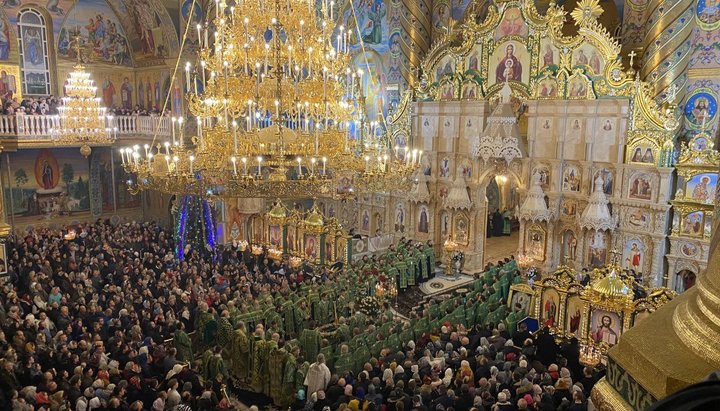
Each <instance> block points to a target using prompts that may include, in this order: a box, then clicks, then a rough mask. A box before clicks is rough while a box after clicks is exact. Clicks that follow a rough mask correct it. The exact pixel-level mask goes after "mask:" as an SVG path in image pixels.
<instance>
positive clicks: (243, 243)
mask: <svg viewBox="0 0 720 411" xmlns="http://www.w3.org/2000/svg"><path fill="white" fill-rule="evenodd" d="M247 246H248V242H247V241H245V240H242V241H240V242H239V243H238V248H239V249H240V251H245V249H247Z"/></svg>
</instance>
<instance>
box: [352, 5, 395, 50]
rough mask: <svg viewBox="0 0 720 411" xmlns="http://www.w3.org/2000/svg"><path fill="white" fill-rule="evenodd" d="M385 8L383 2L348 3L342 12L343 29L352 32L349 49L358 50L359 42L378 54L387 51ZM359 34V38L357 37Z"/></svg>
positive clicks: (387, 35)
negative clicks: (345, 28) (346, 28)
mask: <svg viewBox="0 0 720 411" xmlns="http://www.w3.org/2000/svg"><path fill="white" fill-rule="evenodd" d="M387 12H388V10H387V6H386V4H385V1H384V0H370V1H365V0H353V1H352V2H351V3H350V2H348V5H347V8H346V9H345V11H344V12H343V17H344V21H345V27H348V28H349V30H352V33H353V36H352V42H351V43H350V49H351V50H354V49H360V48H361V41H362V45H364V46H365V48H370V49H372V50H375V51H377V52H379V53H384V52H386V51H388V49H389V41H388V40H389V31H388V25H387V19H386V15H387ZM358 32H359V34H360V35H359V36H358Z"/></svg>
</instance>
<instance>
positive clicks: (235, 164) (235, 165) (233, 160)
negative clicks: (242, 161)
mask: <svg viewBox="0 0 720 411" xmlns="http://www.w3.org/2000/svg"><path fill="white" fill-rule="evenodd" d="M230 161H232V165H233V175H235V176H236V175H237V158H235V156H232V157H230Z"/></svg>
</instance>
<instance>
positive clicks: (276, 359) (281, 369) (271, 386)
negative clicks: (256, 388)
mask: <svg viewBox="0 0 720 411" xmlns="http://www.w3.org/2000/svg"><path fill="white" fill-rule="evenodd" d="M287 356H288V353H287V351H285V348H284V343H283V342H282V341H280V342H279V343H278V345H277V346H276V347H274V348H273V350H272V351H270V355H269V356H268V395H269V396H270V398H272V399H273V402H274V403H275V404H277V405H280V401H282V400H283V399H284V398H283V388H284V385H283V380H284V379H285V364H286V361H287Z"/></svg>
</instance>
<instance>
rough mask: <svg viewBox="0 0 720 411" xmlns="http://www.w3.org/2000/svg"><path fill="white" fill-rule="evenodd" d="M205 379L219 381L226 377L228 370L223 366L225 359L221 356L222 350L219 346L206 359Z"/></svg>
mask: <svg viewBox="0 0 720 411" xmlns="http://www.w3.org/2000/svg"><path fill="white" fill-rule="evenodd" d="M206 374H207V376H206V381H215V380H217V381H220V382H224V381H225V379H227V376H228V372H227V367H226V366H225V360H224V359H223V357H222V351H221V349H220V347H217V348H215V352H214V353H213V355H212V356H211V357H210V359H209V360H208V370H207V373H206Z"/></svg>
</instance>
